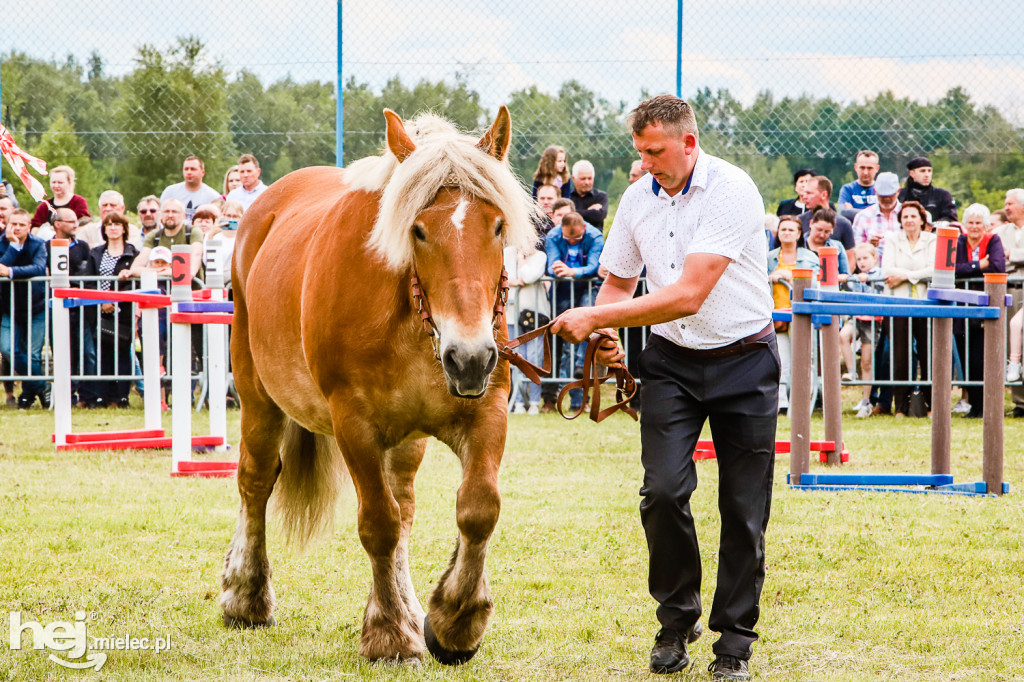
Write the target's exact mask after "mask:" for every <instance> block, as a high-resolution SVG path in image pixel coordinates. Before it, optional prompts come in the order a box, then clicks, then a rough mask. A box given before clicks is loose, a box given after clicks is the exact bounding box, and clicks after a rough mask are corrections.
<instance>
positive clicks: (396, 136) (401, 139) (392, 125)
mask: <svg viewBox="0 0 1024 682" xmlns="http://www.w3.org/2000/svg"><path fill="white" fill-rule="evenodd" d="M384 118H385V119H387V125H388V130H387V140H388V149H390V150H391V153H392V154H394V155H395V158H397V159H398V161H399V162H402V161H405V160H406V159H407V158H409V155H410V154H412V153H413V152H414V151H416V143H414V142H413V141H412V138H411V137H409V133H407V132H405V124H404V123H402V119H401V117H400V116H399V115H398V114H396V113H395V112H393V111H391V110H390V109H385V110H384Z"/></svg>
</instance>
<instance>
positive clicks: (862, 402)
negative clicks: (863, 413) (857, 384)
mask: <svg viewBox="0 0 1024 682" xmlns="http://www.w3.org/2000/svg"><path fill="white" fill-rule="evenodd" d="M864 405H867V406H868V409H869V410H870V409H871V401H870V400H868V399H867V398H861V399H860V400H859V401H857V404H856V405H854V406H853V411H854V412H860V410H861V408H862V407H864Z"/></svg>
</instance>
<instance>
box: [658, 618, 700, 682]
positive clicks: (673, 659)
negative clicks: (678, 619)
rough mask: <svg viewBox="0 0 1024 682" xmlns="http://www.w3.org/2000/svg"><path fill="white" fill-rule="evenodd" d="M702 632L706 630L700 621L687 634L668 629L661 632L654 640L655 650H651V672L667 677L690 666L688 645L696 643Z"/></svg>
mask: <svg viewBox="0 0 1024 682" xmlns="http://www.w3.org/2000/svg"><path fill="white" fill-rule="evenodd" d="M702 632H704V628H703V626H701V624H700V621H697V622H696V623H694V624H693V627H692V628H690V629H689V630H688V631H687V632H686V633H682V632H680V631H679V630H668V629H666V628H662V629H661V630H659V631H658V634H657V636H655V638H654V648H653V649H651V672H652V673H657V674H659V675H666V674H668V673H677V672H679V671H680V670H682V669H683V668H685V667H686V666H688V665H690V656H689V654H688V653H687V652H686V645H687V644H693V643H694V642H696V641H697V639H698V638H699V637H700V635H701V633H702Z"/></svg>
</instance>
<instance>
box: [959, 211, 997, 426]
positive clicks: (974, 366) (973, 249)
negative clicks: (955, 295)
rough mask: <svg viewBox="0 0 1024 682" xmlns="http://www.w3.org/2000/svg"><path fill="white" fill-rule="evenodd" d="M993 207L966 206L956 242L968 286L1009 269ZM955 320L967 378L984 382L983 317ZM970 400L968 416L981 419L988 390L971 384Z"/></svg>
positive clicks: (962, 275) (968, 389)
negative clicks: (993, 225)
mask: <svg viewBox="0 0 1024 682" xmlns="http://www.w3.org/2000/svg"><path fill="white" fill-rule="evenodd" d="M988 219H989V210H988V208H987V207H985V206H983V205H981V204H971V205H970V206H968V207H967V208H966V209H964V215H963V218H962V219H961V223H962V224H963V229H964V231H965V232H966V234H961V235H960V237H959V239H958V240H957V244H956V276H957V279H964V278H971V280H972V281H970V282H968V283H967V287H966V288H968V289H976V290H979V291H980V290H983V289H984V285H983V284H982V282H981V279H980V277H981V275H983V274H984V273H986V272H1006V256H1005V254H1004V253H1003V243H1002V241H1001V240H1000V239H999V235H997V234H995V233H994V232H989V231H988ZM966 322H967V324H966V325H965V324H964V321H963V320H955V321H954V323H953V332H954V334H955V336H956V344H957V347H958V348H959V350H960V353H961V356H963V355H964V354H966V361H967V377H968V378H969V379H970V380H971V381H981V378H982V376H983V375H984V372H985V334H984V327H983V325H982V323H981V320H967V321H966ZM965 388H966V393H967V402H969V403H970V404H971V410H970V412H968V413H967V415H966V416H967V417H971V418H980V417H981V413H982V398H983V396H984V391H983V390H982V387H981V386H967V387H965Z"/></svg>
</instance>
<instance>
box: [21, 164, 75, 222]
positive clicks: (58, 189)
mask: <svg viewBox="0 0 1024 682" xmlns="http://www.w3.org/2000/svg"><path fill="white" fill-rule="evenodd" d="M50 191H51V192H53V196H49V197H45V198H44V199H43V200H42V201H40V202H39V205H38V206H36V212H35V215H33V216H32V227H33V228H36V227H40V226H42V225H45V224H47V223H49V224H50V225H52V224H53V221H54V220H55V219H56V217H57V209H58V208H70V209H71V210H72V211H74V212H75V216H76V217H78V218H88V217H89V203H88V202H87V201H86V200H85V199H84V198H83V197H80V196H79V195H77V194H75V171H74V170H72V169H71V167H70V166H57V167H56V168H54V169H53V170H51V171H50Z"/></svg>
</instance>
